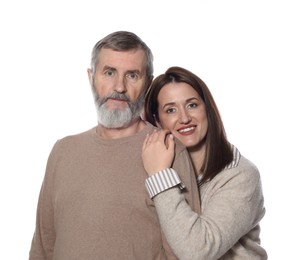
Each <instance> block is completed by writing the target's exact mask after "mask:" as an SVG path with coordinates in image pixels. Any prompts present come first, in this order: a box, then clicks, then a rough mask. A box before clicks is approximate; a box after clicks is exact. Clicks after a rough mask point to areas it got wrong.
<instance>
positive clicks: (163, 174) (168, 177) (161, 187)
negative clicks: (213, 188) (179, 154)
mask: <svg viewBox="0 0 297 260" xmlns="http://www.w3.org/2000/svg"><path fill="white" fill-rule="evenodd" d="M231 149H232V153H233V160H232V162H231V163H229V164H228V165H226V167H225V169H232V168H235V167H237V165H238V163H239V159H240V152H239V150H238V149H237V148H236V147H235V146H234V145H232V144H231ZM201 177H202V176H201V175H199V177H198V178H197V180H198V181H199V180H200V179H201ZM175 186H178V187H179V188H180V189H181V190H182V189H184V188H185V186H184V184H183V183H182V181H181V179H180V178H179V176H178V174H177V172H176V171H175V170H174V169H172V168H166V169H164V170H161V171H159V172H157V173H155V174H154V175H152V176H150V177H148V178H147V179H146V180H145V187H146V189H147V192H148V193H149V195H150V198H151V199H152V198H153V197H154V196H156V195H157V194H159V193H161V192H163V191H165V190H168V189H170V188H172V187H175Z"/></svg>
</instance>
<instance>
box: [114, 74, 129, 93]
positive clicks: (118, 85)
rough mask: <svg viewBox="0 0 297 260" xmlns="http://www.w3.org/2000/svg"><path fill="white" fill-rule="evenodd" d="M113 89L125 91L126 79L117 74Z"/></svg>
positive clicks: (120, 91)
mask: <svg viewBox="0 0 297 260" xmlns="http://www.w3.org/2000/svg"><path fill="white" fill-rule="evenodd" d="M114 89H115V91H116V92H118V93H125V92H126V91H127V87H126V79H125V77H124V76H118V77H117V78H116V80H115V86H114Z"/></svg>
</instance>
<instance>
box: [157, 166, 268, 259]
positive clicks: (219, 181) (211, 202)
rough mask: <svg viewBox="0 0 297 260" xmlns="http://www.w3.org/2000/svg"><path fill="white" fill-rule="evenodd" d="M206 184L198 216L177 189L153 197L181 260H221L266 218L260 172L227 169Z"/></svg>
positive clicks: (164, 226)
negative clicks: (220, 259) (200, 211)
mask: <svg viewBox="0 0 297 260" xmlns="http://www.w3.org/2000/svg"><path fill="white" fill-rule="evenodd" d="M206 185H207V188H206V189H207V190H205V191H204V193H203V196H202V197H201V201H202V213H201V214H197V213H195V212H194V211H192V209H191V207H190V206H189V205H188V203H187V202H186V200H185V197H184V195H183V194H182V193H181V192H180V190H179V189H178V188H171V189H169V190H166V191H164V192H162V193H160V194H158V195H157V196H155V197H154V203H155V206H156V209H157V212H158V216H159V219H160V223H161V226H162V229H163V232H164V234H165V236H166V238H167V240H168V243H169V244H170V246H171V247H172V249H173V251H174V253H175V254H176V255H177V257H178V258H179V259H185V260H186V259H218V258H220V257H221V256H223V255H224V254H225V253H226V252H227V251H228V250H229V249H230V248H231V247H232V246H233V245H234V244H235V243H236V242H237V241H238V240H239V239H240V238H241V237H242V236H244V235H245V234H247V233H248V232H249V231H250V230H251V229H253V228H254V227H255V226H256V225H257V224H258V222H259V221H260V219H261V218H262V217H263V215H264V208H263V196H262V189H261V182H260V175H259V172H258V170H257V169H256V168H255V167H253V166H251V165H249V164H248V165H245V166H241V167H237V168H233V169H229V170H225V171H223V172H222V173H220V174H219V175H217V176H216V177H215V178H214V179H213V180H212V181H211V182H209V183H208V184H206Z"/></svg>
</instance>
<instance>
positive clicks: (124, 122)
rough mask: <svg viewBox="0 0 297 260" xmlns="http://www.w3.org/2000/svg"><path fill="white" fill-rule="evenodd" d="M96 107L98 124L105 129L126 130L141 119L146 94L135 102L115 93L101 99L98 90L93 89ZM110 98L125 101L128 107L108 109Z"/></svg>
mask: <svg viewBox="0 0 297 260" xmlns="http://www.w3.org/2000/svg"><path fill="white" fill-rule="evenodd" d="M93 94H94V99H95V105H96V110H97V118H98V123H99V124H100V125H102V126H103V127H105V128H125V127H127V126H129V125H130V124H131V123H132V122H133V121H134V120H135V119H137V118H139V117H140V114H141V112H142V108H143V102H144V93H142V94H141V95H140V96H139V97H138V98H137V99H136V101H135V102H131V101H130V98H129V97H128V96H127V95H125V94H122V93H117V92H113V93H112V94H110V95H108V96H107V97H105V98H103V99H100V97H99V96H98V94H97V92H96V90H94V88H93ZM109 98H117V99H122V100H125V101H126V102H127V104H128V106H127V107H126V108H125V109H108V108H107V106H106V101H107V100H108V99H109Z"/></svg>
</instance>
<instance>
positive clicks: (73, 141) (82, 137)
mask: <svg viewBox="0 0 297 260" xmlns="http://www.w3.org/2000/svg"><path fill="white" fill-rule="evenodd" d="M94 133H95V127H92V128H91V129H88V130H86V131H84V132H80V133H77V134H72V135H67V136H64V137H62V138H60V139H58V140H57V142H56V143H55V145H54V147H55V148H57V147H59V148H63V147H69V146H76V145H78V144H80V143H82V142H86V141H87V140H90V139H91V138H92V135H93V134H94Z"/></svg>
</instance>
